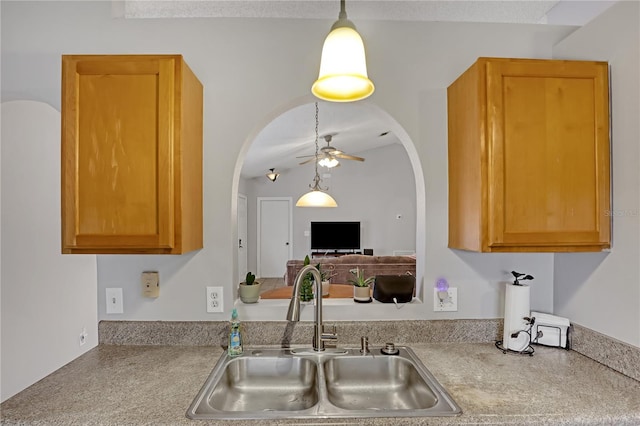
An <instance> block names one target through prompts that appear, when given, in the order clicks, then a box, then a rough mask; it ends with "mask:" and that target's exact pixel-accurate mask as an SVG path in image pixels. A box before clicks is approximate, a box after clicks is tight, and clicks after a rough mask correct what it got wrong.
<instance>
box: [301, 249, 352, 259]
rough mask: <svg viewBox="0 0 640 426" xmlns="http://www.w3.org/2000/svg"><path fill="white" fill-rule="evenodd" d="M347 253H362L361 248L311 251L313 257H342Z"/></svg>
mask: <svg viewBox="0 0 640 426" xmlns="http://www.w3.org/2000/svg"><path fill="white" fill-rule="evenodd" d="M346 254H362V252H361V251H360V250H323V251H320V250H316V251H312V252H311V257H312V258H314V257H340V256H344V255H346Z"/></svg>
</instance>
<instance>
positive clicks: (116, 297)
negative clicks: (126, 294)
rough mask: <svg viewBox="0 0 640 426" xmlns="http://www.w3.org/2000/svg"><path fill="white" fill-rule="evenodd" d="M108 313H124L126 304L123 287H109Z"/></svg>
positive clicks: (107, 291)
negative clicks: (123, 298) (124, 302)
mask: <svg viewBox="0 0 640 426" xmlns="http://www.w3.org/2000/svg"><path fill="white" fill-rule="evenodd" d="M105 290H106V296H107V313H108V314H123V313H124V304H123V301H122V289H121V288H107V289H105Z"/></svg>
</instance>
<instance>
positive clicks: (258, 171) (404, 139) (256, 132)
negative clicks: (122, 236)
mask: <svg viewBox="0 0 640 426" xmlns="http://www.w3.org/2000/svg"><path fill="white" fill-rule="evenodd" d="M315 101H316V99H315V98H313V97H312V96H305V97H301V98H298V99H294V100H292V101H291V102H289V103H287V104H285V105H281V106H280V107H278V108H276V109H274V110H273V111H272V112H271V113H270V114H269V115H268V116H267V117H265V118H264V119H263V120H262V122H260V123H257V125H256V126H255V127H254V129H253V131H252V133H251V134H250V135H249V136H248V137H247V139H246V140H245V142H244V144H243V146H242V149H241V151H240V154H239V156H238V159H237V161H236V165H235V169H234V177H233V186H232V222H233V223H236V219H237V198H238V194H239V193H242V191H241V186H242V185H241V180H242V179H244V178H242V177H241V172H242V169H243V165H244V164H245V160H246V159H247V158H248V157H252V156H251V155H249V156H248V155H247V154H248V152H249V151H250V148H251V149H252V144H254V142H256V140H259V139H260V134H261V132H263V131H264V130H265V129H266V128H267V127H268V126H269V125H270V123H272V122H274V121H275V120H277V119H278V118H279V117H282V116H283V115H286V114H287V113H289V112H290V111H292V110H294V109H296V108H299V107H303V106H305V105H307V106H308V105H313V103H314V102H315ZM352 105H353V106H354V107H355V106H356V105H355V104H352ZM357 107H358V108H359V109H360V110H361V112H365V113H366V114H368V115H369V116H370V117H369V119H371V120H374V121H376V122H380V123H383V126H384V127H385V129H386V130H387V131H388V132H389V133H390V134H392V137H394V138H396V139H397V141H396V142H395V144H396V146H401V147H402V148H404V151H405V153H404V154H406V160H405V161H406V162H408V164H410V166H411V167H410V168H411V170H410V171H408V173H409V174H410V175H411V177H412V179H413V183H414V184H415V186H414V187H415V194H414V195H415V204H414V209H415V211H414V212H411V213H412V217H413V218H415V219H414V220H415V227H413V228H412V232H413V233H414V239H415V240H414V244H415V245H414V246H413V247H411V248H415V255H416V296H417V297H418V298H419V299H421V300H423V299H424V296H425V292H424V283H423V279H424V265H425V255H426V253H425V251H426V237H425V224H426V220H425V219H426V218H425V215H426V206H425V184H424V175H423V171H422V166H421V163H420V160H419V158H418V153H417V150H416V148H415V146H414V144H413V142H412V141H411V138H410V137H409V135H408V134H407V132H406V131H405V130H404V129H403V128H402V126H401V125H400V124H399V123H398V122H397V121H396V120H395V119H394V118H393V117H391V116H390V115H389V114H388V113H387V112H386V111H384V110H383V109H381V108H380V107H378V106H377V105H375V104H373V103H372V102H370V101H363V102H359V103H358V105H357ZM319 109H320V113H319V117H320V118H319V121H320V123H319V133H320V136H321V137H320V140H319V144H323V143H324V142H325V141H324V140H323V139H322V135H323V134H324V133H327V132H331V131H332V129H331V128H330V126H328V125H327V119H326V117H324V122H323V104H322V103H321V104H320V105H319ZM325 114H326V113H325ZM305 120H306V122H305V125H306V126H307V127H308V128H309V129H311V133H310V136H311V137H310V138H308V141H307V142H308V143H306V149H305V151H303V152H297V153H294V154H291V153H288V154H284V155H289V156H291V159H290V160H292V161H290V163H293V164H295V165H296V166H295V167H296V171H293V172H292V171H288V170H279V171H281V173H282V175H281V176H280V177H279V178H278V181H277V182H272V181H270V180H268V179H267V178H266V177H265V176H264V175H265V174H266V173H268V172H269V169H270V168H272V167H274V165H273V164H271V163H269V162H268V161H269V160H265V161H264V162H262V163H254V166H253V167H254V169H255V170H254V175H255V176H256V177H255V179H259V182H260V185H265V186H266V185H271V188H275V187H276V184H278V182H282V181H284V180H285V179H286V178H287V175H295V179H294V180H295V181H296V183H295V185H296V188H297V192H295V191H294V192H293V193H289V194H288V195H289V196H290V197H292V199H293V202H294V203H295V200H297V198H298V197H299V196H300V195H302V194H303V193H305V192H307V191H308V188H307V185H308V184H309V183H310V182H311V180H312V177H313V174H314V172H313V164H312V162H311V163H310V164H308V165H304V166H298V165H297V164H298V162H302V161H303V159H296V158H295V157H297V156H302V155H305V154H312V153H313V148H314V144H313V142H314V137H313V127H314V122H313V115H309V117H308V118H307V119H305ZM338 133H339V132H338ZM332 145H335V146H336V148H338V149H342V146H340V134H338V135H336V136H335V137H334V140H333V141H332ZM321 146H322V145H321ZM376 146H377V145H376ZM376 149H378V148H376ZM345 151H347V150H346V149H345ZM349 153H351V152H349ZM295 154H297V155H295ZM354 154H355V155H356V156H358V155H360V154H358V153H357V152H356V153H354ZM369 154H370V153H367V152H365V153H364V154H362V156H365V157H366V155H369ZM351 163H352V164H351ZM355 165H356V162H349V161H345V162H343V163H342V165H341V166H340V167H339V168H337V169H335V170H336V172H335V173H336V174H337V173H338V171H339V169H343V170H345V169H347V168H349V167H355ZM407 168H408V167H407ZM300 170H304V171H303V172H301V171H300ZM325 171H326V169H324V171H319V172H320V174H321V175H326V172H325ZM329 173H332V172H331V169H329ZM381 173H382V172H381ZM324 184H325V186H327V184H328V186H330V188H329V192H330V193H332V194H338V193H339V192H340V191H339V188H341V186H343V185H341V184H340V183H339V182H338V179H337V178H331V177H330V178H329V179H328V182H325V183H324ZM261 195H263V194H261ZM272 195H273V196H283V195H286V194H283V193H282V192H277V191H275V192H273V193H272ZM385 195H386V197H385ZM390 197H392V194H380V200H379V201H380V202H381V203H386V204H388V203H387V202H388V200H389V199H390ZM340 198H342V199H343V202H342V204H343V205H348V204H349V202H348V201H349V200H348V199H347V200H345V194H344V193H342V194H340V196H339V197H338V198H337V199H338V204H339V206H340V205H341V202H340ZM365 208H366V207H365ZM338 209H340V207H338ZM303 210H305V209H303ZM313 210H318V209H313ZM387 213H389V212H387ZM402 213H403V212H402V211H398V212H397V214H395V213H394V215H393V216H394V218H397V217H398V216H400V217H402ZM294 214H298V213H297V212H296V213H294ZM397 220H401V218H397ZM249 226H251V224H249ZM365 228H366V227H365V226H363V229H365ZM303 231H305V229H297V231H296V232H297V233H298V234H301V233H302V232H303ZM306 233H307V234H308V232H306ZM234 235H235V234H234ZM297 237H298V240H297V241H298V244H294V246H297V247H298V249H296V250H295V251H296V253H300V251H301V250H302V251H305V250H308V245H305V243H304V240H302V241H303V243H302V244H301V243H300V241H301V240H300V236H299V235H298V236H297ZM307 237H308V235H307ZM367 238H371V236H370V235H368V236H367ZM307 240H308V238H307ZM368 241H371V239H369V240H368ZM237 242H238V241H237V238H236V239H235V241H234V244H233V246H232V247H234V248H235V247H237ZM307 244H308V243H307ZM366 244H367V243H366V242H364V247H363V248H366ZM397 248H398V249H400V250H398V251H404V250H402V249H406V248H408V247H397ZM390 251H391V249H390V248H389V247H386V248H385V249H384V250H383V251H382V253H375V254H390ZM233 255H234V256H233V258H234V260H235V261H236V262H237V258H238V253H237V252H235V251H234V253H233ZM293 257H294V258H297V257H296V255H294V256H293ZM302 257H304V256H302ZM236 275H238V274H237V273H236ZM238 280H240V281H241V280H242V277H240V276H237V277H236V279H235V281H236V282H239V281H238ZM427 296H428V295H427ZM258 305H259V304H258ZM325 305H326V303H325ZM378 306H379V305H378ZM264 307H265V305H264V304H263V305H261V307H260V308H258V307H257V306H255V307H252V308H251V309H252V310H254V311H256V312H257V311H262V310H263V308H264ZM410 311H411V309H407V310H405V311H403V312H406V313H407V314H406V315H407V318H411V317H412V315H411V313H410ZM358 318H362V316H361V315H358ZM256 319H268V318H262V317H256ZM345 319H348V318H345ZM362 319H365V318H362Z"/></svg>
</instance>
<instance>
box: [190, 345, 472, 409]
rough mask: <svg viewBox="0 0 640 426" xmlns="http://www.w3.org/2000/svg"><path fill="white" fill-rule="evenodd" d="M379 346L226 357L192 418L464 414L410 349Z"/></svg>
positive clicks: (194, 405) (257, 352) (198, 398)
mask: <svg viewBox="0 0 640 426" xmlns="http://www.w3.org/2000/svg"><path fill="white" fill-rule="evenodd" d="M397 349H398V350H399V352H398V354H397V355H386V354H383V353H382V352H381V351H380V349H379V348H378V349H375V348H372V349H371V352H370V353H369V354H366V355H362V354H361V353H360V350H359V349H326V350H325V351H322V352H314V351H313V350H304V349H300V350H296V349H254V350H251V349H249V350H245V354H243V355H242V356H240V357H236V358H231V357H229V356H228V355H226V354H225V355H223V356H222V357H221V358H220V359H219V360H218V363H217V364H216V365H215V367H214V368H213V371H212V372H211V374H210V375H209V378H208V379H207V381H206V382H205V384H204V386H203V387H202V389H201V390H200V392H199V393H198V395H197V396H196V398H195V399H194V401H193V403H192V404H191V406H190V407H189V409H188V411H187V417H188V418H190V419H202V420H209V419H221V420H222V419H227V420H228V419H283V418H294V419H296V418H297V419H304V418H339V417H427V416H451V415H457V414H460V413H461V412H462V410H461V409H460V407H458V405H457V404H456V403H455V401H453V399H452V398H451V397H450V396H449V394H448V393H447V392H446V390H445V389H444V388H443V387H442V386H441V385H440V384H439V383H438V381H437V380H436V379H435V377H433V375H432V374H431V373H430V372H429V371H428V370H427V368H426V367H425V366H424V365H423V364H422V362H420V360H419V359H418V358H417V356H416V355H415V353H414V352H413V351H412V350H411V349H410V348H407V347H397Z"/></svg>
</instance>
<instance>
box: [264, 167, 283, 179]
mask: <svg viewBox="0 0 640 426" xmlns="http://www.w3.org/2000/svg"><path fill="white" fill-rule="evenodd" d="M265 176H266V177H267V179H269V180H270V181H271V182H275V181H276V179H278V176H280V173H276V171H275V169H269V173H267V174H266V175H265Z"/></svg>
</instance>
